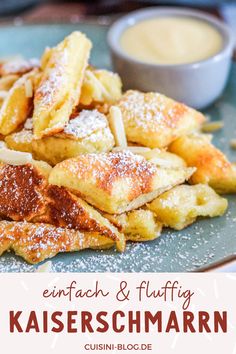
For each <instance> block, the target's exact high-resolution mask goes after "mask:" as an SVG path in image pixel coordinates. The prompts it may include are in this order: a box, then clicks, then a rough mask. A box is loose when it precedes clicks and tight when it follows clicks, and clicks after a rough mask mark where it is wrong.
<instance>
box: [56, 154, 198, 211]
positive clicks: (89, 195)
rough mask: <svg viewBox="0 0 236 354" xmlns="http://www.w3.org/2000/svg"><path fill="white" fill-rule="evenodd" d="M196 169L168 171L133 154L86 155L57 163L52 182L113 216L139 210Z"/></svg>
mask: <svg viewBox="0 0 236 354" xmlns="http://www.w3.org/2000/svg"><path fill="white" fill-rule="evenodd" d="M192 173H193V170H191V169H190V170H189V169H186V168H183V169H172V170H171V169H168V170H167V169H164V168H158V167H156V166H155V165H154V164H152V163H149V162H147V161H146V160H145V159H144V158H143V157H142V156H139V155H134V154H133V153H131V152H130V151H123V152H113V153H106V154H86V155H80V156H78V157H76V158H73V159H68V160H65V161H63V162H61V163H59V164H57V165H56V166H55V167H54V168H53V169H52V171H51V173H50V176H49V182H50V183H51V184H55V185H58V186H64V187H67V188H68V189H70V190H72V191H73V192H74V193H75V194H77V195H79V196H81V197H82V198H83V199H85V200H86V201H87V202H88V203H91V204H92V205H94V206H96V207H97V208H99V209H100V210H103V211H105V212H108V213H110V214H120V213H122V212H125V211H128V210H132V209H136V208H138V207H139V206H141V205H144V204H145V203H147V202H148V201H151V200H152V199H154V198H155V197H157V196H158V195H159V194H161V193H163V192H164V191H166V190H168V189H170V188H172V187H173V186H174V185H177V184H180V183H183V182H184V181H185V179H188V178H189V177H190V175H191V174H192Z"/></svg>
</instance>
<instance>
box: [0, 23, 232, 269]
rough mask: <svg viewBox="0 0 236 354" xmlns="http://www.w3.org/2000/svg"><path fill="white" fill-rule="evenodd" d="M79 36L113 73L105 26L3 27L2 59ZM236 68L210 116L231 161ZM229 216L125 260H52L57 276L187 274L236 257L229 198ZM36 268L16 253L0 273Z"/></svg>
mask: <svg viewBox="0 0 236 354" xmlns="http://www.w3.org/2000/svg"><path fill="white" fill-rule="evenodd" d="M74 30H81V31H83V32H85V33H86V34H87V35H88V37H89V38H90V39H91V40H92V42H93V52H92V58H91V62H92V64H93V65H96V66H98V67H103V68H110V58H109V52H108V48H107V45H106V32H107V28H106V27H105V26H98V25H88V24H80V25H78V24H65V25H55V24H52V25H23V26H19V27H8V26H5V27H1V29H0V55H1V56H9V55H14V54H17V53H22V54H23V55H24V56H26V57H32V56H33V57H39V56H40V55H41V54H42V52H43V50H44V48H45V47H46V46H52V45H55V44H56V43H58V42H59V41H60V40H62V39H63V38H64V37H65V36H66V35H67V34H69V33H70V32H72V31H74ZM235 98H236V64H235V63H234V64H233V65H232V70H231V73H230V78H229V82H228V85H227V87H226V90H225V92H224V94H223V95H222V97H221V98H220V99H219V100H218V101H217V102H215V104H214V105H213V106H211V107H210V108H209V109H207V110H206V111H205V113H207V114H208V115H209V116H210V117H211V118H212V119H214V120H217V119H219V120H221V119H223V120H224V123H225V125H224V128H223V129H222V130H221V131H219V132H217V133H215V134H214V143H215V144H216V146H218V147H219V148H220V149H222V150H223V151H224V152H225V153H226V154H227V156H228V157H229V159H230V160H231V161H236V151H233V150H231V149H230V147H229V141H230V139H232V138H236V99H235ZM228 200H229V209H228V212H227V214H226V215H225V216H223V217H221V218H214V219H204V220H198V222H197V223H195V224H193V225H192V226H190V227H188V228H186V229H185V230H183V231H181V232H176V231H172V230H168V229H165V230H164V232H163V233H162V235H161V237H160V238H159V239H156V240H155V241H151V242H147V243H135V244H134V243H130V244H128V245H127V250H126V252H125V253H123V254H119V253H118V252H116V251H114V250H107V251H91V250H85V251H82V252H73V253H67V254H59V255H58V256H56V257H55V258H53V259H52V264H53V270H54V271H58V272H186V271H193V270H199V269H200V268H201V267H202V266H205V265H208V264H210V263H212V262H215V261H219V260H220V259H222V258H223V257H226V256H230V255H232V254H236V196H229V197H228ZM36 268H37V266H31V265H28V264H27V263H25V262H24V261H22V260H21V259H20V258H19V257H16V256H14V255H13V254H12V253H8V254H5V255H3V256H2V257H1V258H0V272H33V271H35V269H36Z"/></svg>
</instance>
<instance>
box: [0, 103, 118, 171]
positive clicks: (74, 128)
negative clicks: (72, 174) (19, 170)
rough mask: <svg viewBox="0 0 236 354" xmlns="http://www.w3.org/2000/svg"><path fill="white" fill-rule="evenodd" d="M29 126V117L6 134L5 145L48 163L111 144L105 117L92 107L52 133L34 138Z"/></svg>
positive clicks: (102, 150)
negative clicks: (13, 131) (52, 134)
mask: <svg viewBox="0 0 236 354" xmlns="http://www.w3.org/2000/svg"><path fill="white" fill-rule="evenodd" d="M32 126H33V123H32V119H28V120H27V121H26V124H25V127H24V129H23V130H21V131H19V132H17V133H13V134H11V135H8V136H7V137H6V139H5V141H6V144H7V146H8V147H9V148H10V149H13V150H19V151H24V152H30V153H32V155H33V157H34V158H35V159H37V160H43V161H47V162H48V163H49V164H50V165H56V164H57V163H59V162H61V161H63V160H65V159H68V158H71V157H75V156H77V155H79V154H84V153H88V152H96V153H97V152H107V151H110V150H111V149H112V147H113V146H114V137H113V135H112V133H111V131H110V128H109V125H108V121H107V118H106V116H105V115H104V114H102V113H100V112H98V111H97V110H95V109H94V110H92V111H88V110H83V111H81V112H80V113H78V115H76V117H75V118H73V119H70V121H69V122H68V123H67V124H66V125H65V127H64V128H63V130H62V131H61V132H60V133H58V134H56V135H55V136H49V137H44V138H42V139H35V138H34V136H33V131H32Z"/></svg>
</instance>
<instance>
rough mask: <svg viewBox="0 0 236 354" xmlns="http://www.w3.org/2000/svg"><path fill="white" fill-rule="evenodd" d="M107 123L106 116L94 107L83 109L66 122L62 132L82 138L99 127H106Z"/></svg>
mask: <svg viewBox="0 0 236 354" xmlns="http://www.w3.org/2000/svg"><path fill="white" fill-rule="evenodd" d="M107 125H108V124H107V119H106V117H105V116H104V115H103V114H102V113H100V112H98V111H97V110H96V109H94V110H92V111H88V110H83V111H81V112H80V113H79V115H78V116H77V117H76V118H73V119H71V120H70V121H69V123H67V124H66V126H65V128H64V133H65V134H67V135H71V136H72V137H75V138H78V139H82V138H85V137H87V136H88V135H90V134H92V133H93V132H95V131H97V130H99V129H104V128H106V127H107Z"/></svg>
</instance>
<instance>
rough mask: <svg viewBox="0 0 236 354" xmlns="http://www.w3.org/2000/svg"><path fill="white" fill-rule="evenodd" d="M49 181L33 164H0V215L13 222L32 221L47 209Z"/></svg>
mask: <svg viewBox="0 0 236 354" xmlns="http://www.w3.org/2000/svg"><path fill="white" fill-rule="evenodd" d="M46 187H47V180H46V179H45V176H44V175H43V173H42V171H40V170H39V169H37V168H36V167H34V166H33V165H31V164H26V165H19V166H13V165H8V164H4V163H0V215H1V216H2V217H4V218H11V219H13V220H28V221H30V220H32V219H33V218H34V217H35V215H39V214H41V213H43V212H44V210H45V208H46V203H45V198H44V193H45V188H46Z"/></svg>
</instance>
